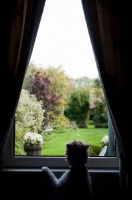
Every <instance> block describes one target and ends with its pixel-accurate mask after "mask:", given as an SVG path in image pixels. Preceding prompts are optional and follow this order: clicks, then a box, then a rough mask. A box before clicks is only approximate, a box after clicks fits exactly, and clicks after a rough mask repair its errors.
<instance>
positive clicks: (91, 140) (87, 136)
mask: <svg viewBox="0 0 132 200" xmlns="http://www.w3.org/2000/svg"><path fill="white" fill-rule="evenodd" d="M104 135H108V129H107V128H97V129H95V128H93V127H92V126H91V127H89V128H87V129H84V128H78V129H77V130H69V131H67V132H64V133H54V132H53V133H52V134H51V135H49V136H48V137H49V138H50V139H49V140H46V141H45V138H44V146H43V149H42V155H44V156H64V155H65V146H66V143H68V142H71V141H73V140H80V141H83V142H86V143H88V144H91V145H97V146H101V139H102V138H103V136H104ZM45 137H46V136H45Z"/></svg>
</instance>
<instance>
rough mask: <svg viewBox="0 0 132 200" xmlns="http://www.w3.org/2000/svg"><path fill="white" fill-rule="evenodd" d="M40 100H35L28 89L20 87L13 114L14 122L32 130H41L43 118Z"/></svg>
mask: <svg viewBox="0 0 132 200" xmlns="http://www.w3.org/2000/svg"><path fill="white" fill-rule="evenodd" d="M43 114H44V110H43V109H42V102H41V101H37V98H36V96H35V95H33V94H30V93H29V92H28V90H25V89H22V92H21V96H20V99H19V103H18V107H17V110H16V114H15V123H16V124H17V123H18V124H19V126H20V127H25V128H29V129H30V130H31V131H32V132H38V131H40V130H41V126H42V122H43V119H44V115H43Z"/></svg>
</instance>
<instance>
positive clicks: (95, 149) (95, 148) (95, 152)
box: [89, 144, 101, 156]
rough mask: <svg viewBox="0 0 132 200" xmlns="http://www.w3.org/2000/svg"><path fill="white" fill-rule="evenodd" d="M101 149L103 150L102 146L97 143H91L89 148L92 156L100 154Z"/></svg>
mask: <svg viewBox="0 0 132 200" xmlns="http://www.w3.org/2000/svg"><path fill="white" fill-rule="evenodd" d="M100 151H101V146H96V145H92V144H90V148H89V154H90V156H98V155H99V153H100Z"/></svg>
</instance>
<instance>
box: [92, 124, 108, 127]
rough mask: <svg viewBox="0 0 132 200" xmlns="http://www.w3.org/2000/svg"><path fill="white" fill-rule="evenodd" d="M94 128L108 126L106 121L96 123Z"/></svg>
mask: <svg viewBox="0 0 132 200" xmlns="http://www.w3.org/2000/svg"><path fill="white" fill-rule="evenodd" d="M94 127H95V128H108V123H96V124H95V125H94Z"/></svg>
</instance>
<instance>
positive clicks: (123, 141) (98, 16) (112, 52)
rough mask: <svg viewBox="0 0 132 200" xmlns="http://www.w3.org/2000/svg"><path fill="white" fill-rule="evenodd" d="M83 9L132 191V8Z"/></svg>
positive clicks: (88, 3)
mask: <svg viewBox="0 0 132 200" xmlns="http://www.w3.org/2000/svg"><path fill="white" fill-rule="evenodd" d="M82 7H83V10H84V16H85V19H86V24H87V28H88V32H89V35H90V39H91V43H92V47H93V52H94V55H95V60H96V64H97V68H98V72H99V76H100V79H101V82H102V85H103V89H104V94H105V97H106V102H107V106H108V110H109V113H110V117H111V120H112V124H113V127H114V132H115V138H116V142H117V146H118V149H119V156H120V185H121V190H122V191H125V194H124V195H126V191H127V190H128V188H130V185H129V180H130V157H129V152H130V146H131V144H130V127H129V126H130V124H131V113H132V108H131V102H132V97H131V90H132V89H131V78H130V77H131V74H130V68H131V63H132V59H131V57H130V54H131V53H132V50H131V49H132V48H131V46H132V45H131V44H132V40H131V39H130V38H131V32H132V31H131V29H132V23H131V17H130V12H129V11H130V10H129V9H130V4H129V3H126V1H124V0H122V1H120V0H114V1H113V0H112V1H111V0H107V1H106V0H82Z"/></svg>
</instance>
